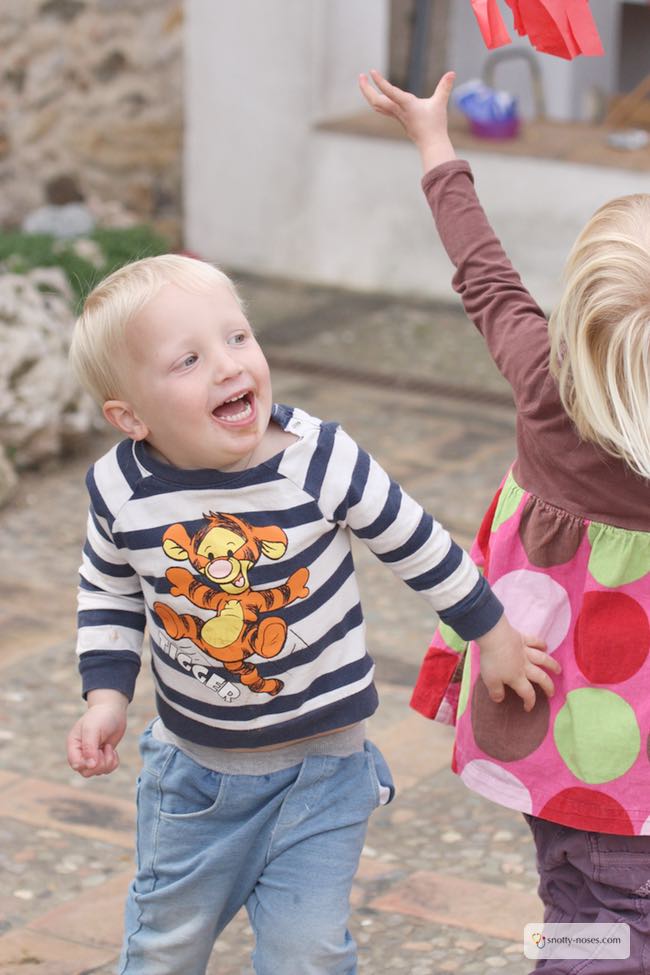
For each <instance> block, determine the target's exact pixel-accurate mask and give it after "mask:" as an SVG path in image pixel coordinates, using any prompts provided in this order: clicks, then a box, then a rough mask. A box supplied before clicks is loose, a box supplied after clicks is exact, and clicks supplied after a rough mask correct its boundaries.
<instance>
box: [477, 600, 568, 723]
mask: <svg viewBox="0 0 650 975" xmlns="http://www.w3.org/2000/svg"><path fill="white" fill-rule="evenodd" d="M476 642H477V643H478V646H479V650H480V654H481V677H482V678H483V681H484V682H485V686H486V687H487V691H488V694H489V695H490V699H491V700H492V701H494V702H495V703H496V704H500V703H501V701H503V699H504V697H505V688H506V686H507V687H511V688H512V689H513V691H514V692H515V693H516V694H518V695H519V697H520V698H521V699H522V701H523V702H524V710H525V711H532V709H533V708H534V706H535V697H536V695H535V688H534V687H533V684H539V686H540V687H541V688H542V690H543V691H544V693H545V694H546V695H547V696H548V697H552V696H553V694H554V692H555V688H554V686H553V681H552V680H551V678H550V676H549V675H548V674H547V673H546V670H552V671H553V672H554V673H556V674H559V673H560V672H561V670H562V668H561V667H560V665H559V663H558V662H557V660H554V659H553V657H551V656H550V655H549V654H548V653H546V644H545V643H544V641H543V640H539V639H536V638H535V637H525V636H522V634H521V633H519V632H518V631H517V630H514V629H513V628H512V626H511V625H510V623H509V622H508V620H507V619H506V617H505V615H503V616H502V617H501V619H500V620H499V622H498V623H497V625H496V626H494V627H493V628H492V629H491V630H489V631H488V632H487V633H485V634H484V635H483V636H482V637H479V639H478V640H477V641H476ZM542 668H546V670H544V669H542Z"/></svg>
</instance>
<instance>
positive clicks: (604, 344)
mask: <svg viewBox="0 0 650 975" xmlns="http://www.w3.org/2000/svg"><path fill="white" fill-rule="evenodd" d="M549 334H550V341H551V370H552V372H553V375H554V376H555V378H556V379H557V381H558V385H559V388H560V395H561V397H562V403H563V405H564V408H565V409H566V411H567V413H568V414H569V416H570V417H571V419H572V420H573V422H574V423H575V425H576V427H577V430H578V433H579V434H580V436H581V437H582V438H583V439H585V440H590V441H592V442H594V443H596V444H598V445H599V446H600V447H602V448H603V449H604V450H606V451H607V452H608V453H609V454H612V455H613V456H615V457H619V458H621V459H623V460H624V461H626V463H627V464H628V465H629V466H630V467H631V468H632V469H633V470H634V471H636V472H637V473H638V474H641V475H642V476H643V477H650V196H649V195H647V194H635V195H632V196H623V197H620V198H618V199H615V200H612V201H611V202H610V203H607V204H605V206H603V207H601V208H600V209H599V210H598V211H597V212H596V213H595V214H594V216H593V217H592V218H591V220H590V221H589V222H588V224H587V226H586V227H585V228H584V230H583V231H582V233H581V234H580V236H579V237H578V239H577V241H576V242H575V244H574V246H573V249H572V251H571V253H570V254H569V257H568V260H567V264H566V268H565V272H564V291H563V296H562V298H561V300H560V302H559V304H558V307H557V308H556V309H555V311H554V312H553V314H552V315H551V318H550V320H549Z"/></svg>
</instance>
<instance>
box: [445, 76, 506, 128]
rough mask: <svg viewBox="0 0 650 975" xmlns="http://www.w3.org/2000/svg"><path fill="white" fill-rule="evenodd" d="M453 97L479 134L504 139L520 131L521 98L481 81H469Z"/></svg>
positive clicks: (471, 126)
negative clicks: (518, 107)
mask: <svg viewBox="0 0 650 975" xmlns="http://www.w3.org/2000/svg"><path fill="white" fill-rule="evenodd" d="M453 98H454V102H455V104H456V105H457V106H458V108H459V109H460V110H461V112H462V113H463V115H465V116H466V117H467V118H468V119H469V123H470V129H471V130H472V132H473V133H474V134H475V135H478V136H482V137H483V138H497V139H498V138H500V139H504V138H512V137H513V136H515V135H516V134H517V132H518V131H519V112H518V110H517V100H516V98H514V96H513V95H510V94H509V93H508V92H507V91H497V90H496V89H495V88H489V87H488V86H487V85H486V84H484V83H483V82H482V81H478V80H476V81H466V82H465V83H464V84H462V85H459V86H458V88H456V90H455V91H454V95H453Z"/></svg>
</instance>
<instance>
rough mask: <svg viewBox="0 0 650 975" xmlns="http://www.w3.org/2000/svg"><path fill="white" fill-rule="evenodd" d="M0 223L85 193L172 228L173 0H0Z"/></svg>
mask: <svg viewBox="0 0 650 975" xmlns="http://www.w3.org/2000/svg"><path fill="white" fill-rule="evenodd" d="M1 6H2V16H1V17H0V50H1V51H2V61H1V63H0V226H4V227H5V228H6V227H16V226H19V225H20V223H21V221H22V219H23V218H24V216H25V215H26V214H27V213H28V212H29V211H31V210H33V209H35V208H36V207H39V206H41V205H43V204H46V203H67V202H71V201H73V200H79V199H83V200H85V201H86V202H88V203H90V204H91V206H92V207H93V208H94V209H95V211H96V212H97V215H98V216H99V219H100V221H101V220H102V217H105V218H106V220H107V221H108V222H110V221H111V220H114V219H115V216H114V214H115V212H116V210H117V212H118V213H119V209H120V207H117V208H116V207H115V204H120V205H121V206H122V207H123V208H125V209H126V210H128V211H130V212H132V213H134V214H135V215H136V217H137V218H138V220H141V221H144V222H151V223H153V224H154V225H155V226H156V227H157V229H159V230H161V231H162V232H164V233H166V234H167V235H168V236H170V237H171V239H172V242H173V243H174V244H177V243H178V242H179V240H180V235H181V156H182V40H183V29H182V28H183V0H2V5H1Z"/></svg>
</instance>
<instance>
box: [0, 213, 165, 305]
mask: <svg viewBox="0 0 650 975" xmlns="http://www.w3.org/2000/svg"><path fill="white" fill-rule="evenodd" d="M86 240H90V241H93V242H94V243H95V244H96V245H97V251H98V255H99V259H98V260H97V261H95V260H90V259H89V258H88V257H86V256H84V255H83V253H79V252H78V250H77V248H78V245H79V242H80V241H81V242H82V241H86ZM168 250H169V245H168V243H167V241H166V240H165V239H164V238H163V237H161V236H160V234H157V233H156V232H155V231H154V230H152V229H151V227H148V226H146V225H140V226H136V227H125V228H113V227H110V228H109V227H104V228H99V229H96V230H94V231H93V233H92V234H90V235H89V236H88V237H84V238H74V239H71V240H61V239H57V238H55V237H53V236H51V235H50V234H26V233H22V232H19V231H15V232H5V233H3V232H0V265H4V266H5V267H6V268H7V269H8V270H10V271H13V272H14V273H16V274H25V273H27V272H28V271H31V270H32V269H33V268H37V267H60V268H61V269H62V270H63V271H64V272H65V274H66V276H67V278H68V281H69V282H70V285H71V287H72V290H73V292H74V295H75V303H76V304H77V306H79V305H80V304H81V303H82V302H83V300H84V298H85V296H86V295H87V294H88V292H89V291H90V289H91V288H92V287H93V286H94V285H95V284H96V283H97V282H98V281H99V280H101V278H103V277H105V275H107V274H109V273H110V272H111V271H114V270H115V269H116V268H118V267H122V266H123V265H124V264H128V263H129V262H130V261H134V260H137V259H138V258H140V257H150V256H152V255H155V254H165V253H166V252H167V251H168Z"/></svg>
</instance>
